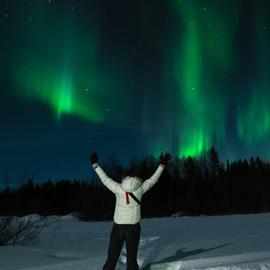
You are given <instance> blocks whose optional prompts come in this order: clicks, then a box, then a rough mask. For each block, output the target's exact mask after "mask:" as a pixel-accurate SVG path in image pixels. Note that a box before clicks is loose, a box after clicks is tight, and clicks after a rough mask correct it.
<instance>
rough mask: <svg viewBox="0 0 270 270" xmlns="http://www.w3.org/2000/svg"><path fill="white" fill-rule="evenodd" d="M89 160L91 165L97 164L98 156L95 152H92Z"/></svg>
mask: <svg viewBox="0 0 270 270" xmlns="http://www.w3.org/2000/svg"><path fill="white" fill-rule="evenodd" d="M90 160H91V163H92V164H95V163H97V161H98V155H97V153H96V152H94V153H93V154H92V155H91V157H90Z"/></svg>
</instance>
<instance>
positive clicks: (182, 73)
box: [0, 0, 270, 178]
mask: <svg viewBox="0 0 270 270" xmlns="http://www.w3.org/2000/svg"><path fill="white" fill-rule="evenodd" d="M0 8H1V13H0V29H1V31H0V33H1V53H0V60H1V63H0V66H1V75H0V83H1V84H0V87H1V94H0V95H1V116H0V119H1V135H0V136H1V142H0V147H1V156H0V159H1V164H2V165H1V168H2V171H3V174H12V173H11V172H12V171H13V169H12V168H13V166H14V163H15V164H19V165H18V166H19V168H20V169H18V175H22V174H23V172H25V171H26V172H27V173H29V172H31V171H32V172H33V171H38V174H39V175H40V176H42V177H46V178H49V177H67V176H69V177H71V176H72V177H73V176H74V177H75V176H84V175H85V176H87V169H88V168H87V161H85V159H86V156H87V154H88V153H90V152H91V151H93V150H96V151H98V152H99V153H100V154H101V155H104V156H108V155H110V154H111V153H113V152H115V153H116V155H117V157H119V159H121V160H122V161H123V160H124V161H127V160H131V159H132V158H133V157H140V156H143V155H147V154H153V155H156V156H158V155H159V153H160V152H164V151H170V152H171V153H173V154H174V155H177V156H179V157H183V156H188V155H191V156H197V155H200V154H201V153H202V152H203V151H204V150H207V149H209V148H210V147H212V146H215V147H216V148H217V149H218V152H219V153H220V155H221V157H222V158H223V159H230V160H233V159H236V158H249V157H250V156H257V155H259V156H260V157H262V158H264V159H267V160H270V140H269V138H270V76H269V75H270V49H269V48H270V21H269V20H270V19H269V18H270V3H269V1H266V0H264V1H263V0H227V1H214V0H204V1H202V0H168V1H163V0H148V1H143V0H130V1H126V0H125V1H124V0H119V1H109V0H99V1H95V0H89V1H86V0H66V1H64V0H28V1H26V0H20V1H16V0H9V1H8V0H5V1H4V0H0ZM22 158H23V160H22Z"/></svg>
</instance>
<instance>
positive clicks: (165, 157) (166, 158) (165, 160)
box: [159, 153, 171, 166]
mask: <svg viewBox="0 0 270 270" xmlns="http://www.w3.org/2000/svg"><path fill="white" fill-rule="evenodd" d="M159 159H160V164H163V165H165V166H166V165H167V163H168V161H169V160H170V159H171V155H170V153H166V154H165V155H163V153H162V154H161V155H160V158H159Z"/></svg>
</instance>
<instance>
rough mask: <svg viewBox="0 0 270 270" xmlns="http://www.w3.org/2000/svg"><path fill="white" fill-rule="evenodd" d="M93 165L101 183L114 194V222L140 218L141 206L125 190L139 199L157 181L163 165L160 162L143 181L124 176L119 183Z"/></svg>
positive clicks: (132, 221)
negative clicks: (153, 171) (152, 172)
mask: <svg viewBox="0 0 270 270" xmlns="http://www.w3.org/2000/svg"><path fill="white" fill-rule="evenodd" d="M93 167H94V169H95V171H96V173H97V174H98V176H99V178H100V179H101V181H102V183H103V184H104V185H105V186H106V187H107V188H108V189H109V190H111V191H112V192H113V193H114V194H115V196H116V204H115V210H114V222H115V223H117V224H136V223H138V222H139V221H140V219H141V206H140V205H139V204H138V203H137V202H136V201H135V200H134V199H133V198H132V197H131V196H130V195H128V194H126V192H132V193H133V194H134V195H135V196H136V197H137V198H138V199H139V200H140V201H141V198H142V195H143V194H144V193H145V192H146V191H148V190H149V189H150V188H151V187H152V186H153V185H154V184H155V183H156V182H157V181H158V179H159V177H160V175H161V173H162V171H163V170H164V167H165V166H164V165H162V164H160V165H159V166H158V168H157V170H156V171H155V173H154V174H153V175H152V176H151V177H150V178H149V179H147V180H145V181H144V182H143V183H142V181H141V180H140V179H139V178H137V177H125V178H124V179H123V180H122V183H121V184H120V183H117V182H115V181H114V180H112V179H111V178H110V177H108V176H107V175H106V173H105V172H104V171H103V170H102V168H101V167H100V166H99V165H98V164H97V163H95V164H93ZM126 197H128V201H127V198H126Z"/></svg>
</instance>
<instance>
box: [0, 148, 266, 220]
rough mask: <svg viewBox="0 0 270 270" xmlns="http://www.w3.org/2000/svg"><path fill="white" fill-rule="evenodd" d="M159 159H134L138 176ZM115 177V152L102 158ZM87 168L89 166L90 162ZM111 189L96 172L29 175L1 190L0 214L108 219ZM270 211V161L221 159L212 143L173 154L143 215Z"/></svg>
mask: <svg viewBox="0 0 270 270" xmlns="http://www.w3.org/2000/svg"><path fill="white" fill-rule="evenodd" d="M158 162H159V160H158V159H156V158H154V157H152V156H150V157H147V158H145V159H143V160H140V161H132V162H131V163H130V166H129V167H131V168H132V169H133V170H135V172H136V174H137V176H138V177H140V178H142V179H147V178H148V177H150V176H151V175H152V174H153V173H154V172H155V169H156V168H157V166H158ZM101 166H102V167H103V168H104V170H105V171H106V172H107V174H108V175H109V176H110V177H112V178H113V179H115V180H117V179H121V175H122V173H123V171H124V170H125V169H127V168H123V167H122V166H121V165H120V164H119V162H117V159H116V157H115V156H112V158H111V159H110V160H109V161H108V162H107V163H106V164H101ZM89 170H92V168H91V167H90V165H89ZM114 200H115V198H114V194H113V193H111V192H110V191H109V190H107V189H106V188H105V187H104V186H103V185H102V184H101V183H100V181H99V180H98V178H97V177H95V178H94V179H92V181H90V182H83V181H78V180H66V179H63V180H61V181H58V182H52V181H50V180H48V181H47V182H45V183H43V184H38V183H36V184H35V183H34V181H33V179H29V180H28V181H27V183H26V184H24V185H22V186H21V187H20V188H17V189H11V188H9V187H6V188H5V189H4V190H2V191H1V192H0V216H6V215H17V216H22V215H26V214H30V213H37V214H40V215H45V216H47V215H63V214H68V213H76V214H77V215H78V216H79V217H80V219H82V220H108V219H112V216H113V210H114ZM268 211H270V163H268V162H265V161H262V160H261V159H260V158H259V157H256V158H253V157H251V158H250V159H249V160H246V159H244V160H241V159H239V160H237V161H233V162H230V161H227V162H226V164H223V163H221V162H220V159H219V156H218V153H217V152H216V150H215V148H212V149H211V150H210V151H208V152H205V153H203V154H202V155H201V156H200V157H197V158H192V157H188V158H185V159H179V158H177V157H175V158H174V159H173V160H171V161H170V162H169V164H168V167H167V168H166V169H165V170H164V172H163V174H162V176H161V178H160V180H159V181H158V183H157V184H156V185H155V186H154V187H153V188H152V189H151V190H150V191H149V192H148V193H146V194H145V195H144V197H143V200H142V215H143V217H161V216H171V215H176V216H177V215H218V214H236V213H258V212H268Z"/></svg>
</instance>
